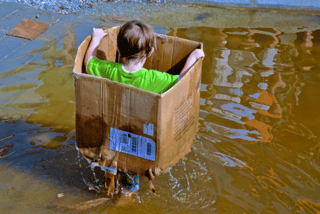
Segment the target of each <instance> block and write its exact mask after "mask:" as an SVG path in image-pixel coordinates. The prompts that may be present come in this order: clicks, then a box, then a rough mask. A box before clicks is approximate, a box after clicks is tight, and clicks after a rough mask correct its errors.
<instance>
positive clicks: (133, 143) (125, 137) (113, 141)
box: [110, 128, 156, 161]
mask: <svg viewBox="0 0 320 214" xmlns="http://www.w3.org/2000/svg"><path fill="white" fill-rule="evenodd" d="M110 149H111V150H114V151H118V152H123V153H126V154H130V155H134V156H137V157H140V158H144V159H147V160H152V161H155V158H156V144H155V142H154V141H153V140H152V139H149V138H146V137H142V136H139V135H136V134H132V133H130V132H126V131H122V130H119V129H115V128H111V129H110Z"/></svg>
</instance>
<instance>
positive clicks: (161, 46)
mask: <svg viewBox="0 0 320 214" xmlns="http://www.w3.org/2000/svg"><path fill="white" fill-rule="evenodd" d="M156 40H157V48H156V49H155V52H154V53H153V54H152V56H151V57H148V58H147V61H146V63H145V64H144V67H145V68H146V69H154V70H157V71H161V72H166V71H168V70H169V69H170V68H171V65H172V54H173V44H174V40H175V37H171V36H165V35H164V36H161V37H160V36H157V37H156Z"/></svg>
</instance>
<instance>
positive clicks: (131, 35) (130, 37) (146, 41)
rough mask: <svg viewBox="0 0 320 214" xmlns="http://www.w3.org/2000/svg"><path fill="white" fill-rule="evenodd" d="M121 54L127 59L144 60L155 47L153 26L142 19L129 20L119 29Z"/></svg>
mask: <svg viewBox="0 0 320 214" xmlns="http://www.w3.org/2000/svg"><path fill="white" fill-rule="evenodd" d="M117 45H118V50H119V52H120V56H121V57H123V58H124V59H125V60H128V61H130V60H136V59H138V60H142V59H143V58H144V57H147V56H148V54H149V53H150V51H151V49H152V47H155V35H154V31H153V29H152V27H151V26H150V25H148V24H146V23H143V22H141V21H136V20H134V21H129V22H127V23H125V24H124V25H123V26H122V27H121V28H120V31H119V34H118V38H117Z"/></svg>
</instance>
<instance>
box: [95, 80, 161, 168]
mask: <svg viewBox="0 0 320 214" xmlns="http://www.w3.org/2000/svg"><path fill="white" fill-rule="evenodd" d="M102 97H103V101H102V102H103V105H102V114H101V118H102V124H103V132H104V136H103V147H102V149H103V150H102V160H101V162H100V164H101V165H104V166H110V164H111V163H112V162H113V163H115V162H116V165H117V168H118V169H119V170H120V171H122V172H129V173H136V174H144V173H145V172H146V170H148V169H149V168H150V167H155V166H156V163H157V157H156V159H155V161H151V160H147V159H144V158H140V157H137V156H134V155H131V154H126V153H125V152H114V151H113V150H110V141H114V140H113V139H114V138H113V137H112V136H111V135H112V134H111V128H112V129H113V130H119V132H121V131H125V132H129V133H131V134H133V135H138V136H141V137H144V138H148V139H151V140H152V141H153V142H155V144H156V151H158V149H159V148H157V142H158V138H157V135H158V134H157V111H158V99H159V96H157V95H156V94H153V93H149V92H146V91H143V90H141V89H138V88H133V87H130V86H127V85H123V84H119V83H115V82H112V81H109V80H106V81H104V84H103V88H102ZM146 127H147V128H146ZM129 137H130V136H129ZM133 138H134V137H132V138H131V139H130V140H128V142H122V143H121V146H127V147H126V148H125V150H127V151H126V152H130V150H131V149H132V147H131V146H132V145H131V143H132V140H133ZM113 143H115V144H117V145H120V142H113ZM123 143H124V144H123ZM125 144H126V145H125ZM128 149H129V151H128ZM135 149H138V150H139V148H135Z"/></svg>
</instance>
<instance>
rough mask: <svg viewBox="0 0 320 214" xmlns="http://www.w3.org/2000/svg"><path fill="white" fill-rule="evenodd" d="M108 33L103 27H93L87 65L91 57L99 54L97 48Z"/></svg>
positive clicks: (86, 59) (86, 60)
mask: <svg viewBox="0 0 320 214" xmlns="http://www.w3.org/2000/svg"><path fill="white" fill-rule="evenodd" d="M105 35H107V33H105V32H103V30H102V29H101V28H93V34H92V40H91V43H90V45H89V48H88V50H87V53H86V56H85V59H84V62H85V64H86V65H87V63H88V62H89V60H90V59H91V57H93V56H96V55H97V48H98V46H99V44H100V42H101V39H102V38H103V37H104V36H105Z"/></svg>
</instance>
